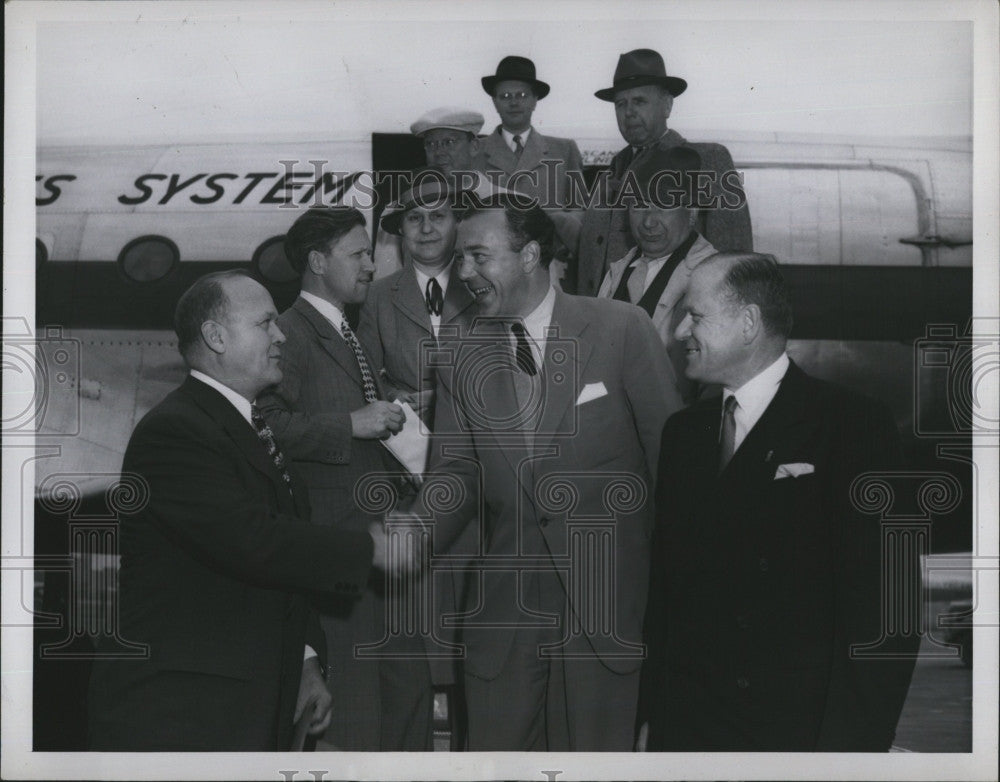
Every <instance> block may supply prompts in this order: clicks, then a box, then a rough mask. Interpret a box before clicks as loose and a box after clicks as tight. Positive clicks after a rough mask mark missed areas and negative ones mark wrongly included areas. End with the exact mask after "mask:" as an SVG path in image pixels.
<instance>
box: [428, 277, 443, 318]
mask: <svg viewBox="0 0 1000 782" xmlns="http://www.w3.org/2000/svg"><path fill="white" fill-rule="evenodd" d="M424 302H425V303H426V304H427V314H428V315H437V316H438V317H440V316H441V310H442V309H443V308H444V294H443V293H442V292H441V283H439V282H438V281H437V280H436V279H435V278H434V277H431V278H430V279H429V280H427V288H426V290H425V291H424Z"/></svg>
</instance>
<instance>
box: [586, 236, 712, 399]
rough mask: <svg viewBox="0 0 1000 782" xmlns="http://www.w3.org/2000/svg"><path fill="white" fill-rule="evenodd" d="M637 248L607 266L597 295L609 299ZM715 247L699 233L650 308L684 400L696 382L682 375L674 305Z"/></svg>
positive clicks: (678, 317) (683, 360)
mask: <svg viewBox="0 0 1000 782" xmlns="http://www.w3.org/2000/svg"><path fill="white" fill-rule="evenodd" d="M639 252H640V251H639V248H637V247H633V248H632V249H631V250H629V251H628V253H627V254H626V255H625V257H624V258H619V259H618V260H617V261H615V262H614V263H613V264H611V266H609V267H608V273H607V274H606V275H604V281H603V282H602V283H601V288H600V290H599V291H598V292H597V295H598V297H599V298H602V299H610V298H611V297H612V296H614V295H615V291H617V290H618V285H619V284H620V283H621V281H622V275H623V274H624V273H625V269H627V268H628V265H629V264H630V263H631V262H632V259H633V258H635V256H636V255H637V254H638V253H639ZM716 252H717V251H716V249H715V248H714V247H713V246H712V245H711V244H710V243H709V242H708V241H706V239H705V238H704V237H703V236H699V237H698V238H697V239H696V240H695V243H694V244H693V245H691V249H690V250H688V254H687V255H686V256H685V257H684V259H683V260H682V261H681V262H680V263H679V264H677V268H676V269H674V271H673V274H671V275H670V279H669V280H668V281H667V287H666V288H664V289H663V293H662V294H660V298H659V300H658V301H657V302H656V309H654V310H653V318H652V320H653V328H655V329H656V333H657V334H659V335H660V341H661V342H662V343H663V346H664V347H665V348H666V350H667V355H669V356H670V364H671V367H672V369H673V373H674V385H675V386H676V387H677V388H678V389H679V390H680V392H681V396H682V397H683V398H684V399H685V401H689V400H690V399H691V397H692V395H693V393H694V389H695V387H696V384H694V383H691V382H690V381H688V380H687V379H686V378H685V377H684V370H685V368H686V366H687V358H686V357H685V355H684V345H683V343H679V342H678V341H677V339H676V337H675V336H674V332H675V331H676V330H677V327H678V326H679V325H680V322H681V320H683V318H684V312H683V310H682V309H681V308H680V307H678V304H680V303H681V300H682V299H683V298H684V295H685V294H686V293H687V289H688V284H689V282H690V280H691V273H692V272H693V271H694V269H695V267H696V266H697V265H698V264H699V263H701V262H702V261H704V260H705V259H706V258H711V257H712V256H713V255H715V253H716Z"/></svg>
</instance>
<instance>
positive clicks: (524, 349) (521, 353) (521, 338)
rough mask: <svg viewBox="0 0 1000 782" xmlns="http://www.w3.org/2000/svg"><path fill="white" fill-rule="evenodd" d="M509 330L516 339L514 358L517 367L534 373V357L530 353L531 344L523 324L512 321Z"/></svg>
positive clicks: (535, 370)
mask: <svg viewBox="0 0 1000 782" xmlns="http://www.w3.org/2000/svg"><path fill="white" fill-rule="evenodd" d="M510 330H511V332H512V333H513V334H514V339H515V340H517V347H516V348H515V349H514V359H515V360H516V361H517V367H518V369H520V370H521V371H522V372H524V373H525V374H527V375H534V374H536V373H537V372H538V369H537V368H536V367H535V357H534V356H533V355H532V354H531V345H529V344H528V339H527V332H525V330H524V324H523V323H520V322H517V323H512V324H511V325H510Z"/></svg>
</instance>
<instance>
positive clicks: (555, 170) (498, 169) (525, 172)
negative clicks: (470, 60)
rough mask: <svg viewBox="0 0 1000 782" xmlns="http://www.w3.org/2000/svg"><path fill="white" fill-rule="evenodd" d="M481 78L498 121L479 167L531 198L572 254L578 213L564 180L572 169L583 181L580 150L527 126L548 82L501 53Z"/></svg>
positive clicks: (527, 64)
mask: <svg viewBox="0 0 1000 782" xmlns="http://www.w3.org/2000/svg"><path fill="white" fill-rule="evenodd" d="M481 81H482V85H483V89H484V90H485V91H486V93H487V94H488V95H489V96H490V97H491V98H492V99H493V106H494V107H495V108H496V110H497V114H499V115H500V124H499V125H497V126H496V128H495V129H494V131H493V132H492V133H490V134H489V135H488V136H486V137H485V138H484V139H483V140H482V141H481V144H480V146H481V152H480V156H479V159H478V165H479V167H480V168H481V170H482V171H484V172H486V173H487V174H488V175H490V176H499V179H498V180H497V181H498V182H499V184H501V185H503V186H505V187H507V188H509V189H511V190H516V191H517V192H519V193H524V194H526V195H529V196H531V197H532V198H534V199H536V200H537V201H538V202H539V203H540V204H541V206H542V207H543V208H544V209H545V210H546V212H547V213H548V215H549V217H551V218H552V221H553V222H554V223H555V225H556V234H557V236H558V237H559V239H560V240H561V241H562V244H563V246H564V247H565V248H566V250H567V251H568V252H570V253H574V254H575V252H576V245H577V242H578V241H579V236H580V220H581V217H582V211H581V210H580V208H579V207H580V204H579V203H577V201H579V198H580V194H579V189H578V188H577V189H574V188H573V187H572V185H571V184H570V182H571V174H572V173H575V174H576V177H577V178H578V181H579V182H581V183H582V182H583V158H582V157H581V155H580V149H579V147H577V145H576V142H575V141H573V140H572V139H568V138H557V137H555V136H544V135H542V134H541V133H539V132H538V130H537V129H536V128H535V127H533V126H532V124H531V116H532V114H533V113H534V111H535V107H536V106H537V105H538V101H540V100H542V99H543V98H545V96H546V95H548V94H549V85H548V84H546V83H545V82H544V81H541V80H540V79H538V78H536V76H535V63H533V62H532V61H531V60H529V59H528V58H527V57H517V56H510V57H504V58H503V59H502V60H501V61H500V64H499V65H497V69H496V73H495V74H493V75H492V76H483V78H482V80H481ZM555 266H556V264H553V268H555Z"/></svg>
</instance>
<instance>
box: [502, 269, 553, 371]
mask: <svg viewBox="0 0 1000 782" xmlns="http://www.w3.org/2000/svg"><path fill="white" fill-rule="evenodd" d="M555 304H556V289H555V288H552V287H550V288H549V289H548V291H547V292H546V294H545V298H543V299H542V300H541V302H539V304H538V306H537V307H535V309H533V310H532V311H531V312H529V313H528V314H527V315H526V316H525V317H524V318H523V319H522V321H523V322H524V330H525V331H526V332H527V333H528V346H529V347H530V348H531V355H532V356H534V358H535V366H536V367H538V369H539V371H541V368H542V364H543V362H544V358H545V343H546V342H547V341H548V336H549V326H550V325H551V324H552V310H553V309H554V307H555ZM507 334H508V336H510V341H511V344H512V345H516V344H517V340H516V339H515V338H514V335H513V333H512V332H511V331H510V329H507Z"/></svg>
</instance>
